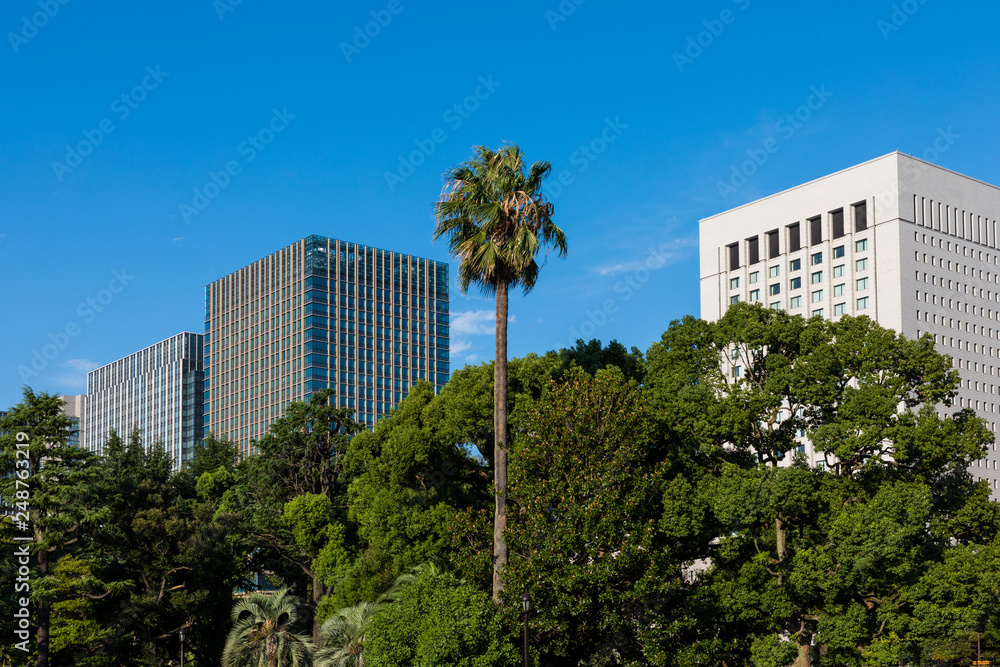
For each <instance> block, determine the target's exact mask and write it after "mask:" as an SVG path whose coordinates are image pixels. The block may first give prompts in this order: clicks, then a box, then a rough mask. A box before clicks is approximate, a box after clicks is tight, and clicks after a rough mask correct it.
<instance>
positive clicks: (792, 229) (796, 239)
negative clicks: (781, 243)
mask: <svg viewBox="0 0 1000 667" xmlns="http://www.w3.org/2000/svg"><path fill="white" fill-rule="evenodd" d="M787 229H788V252H795V251H796V250H798V249H800V248H801V247H802V235H801V234H800V233H799V223H797V222H796V223H795V224H792V225H788V228H787Z"/></svg>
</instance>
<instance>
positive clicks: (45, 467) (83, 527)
mask: <svg viewBox="0 0 1000 667" xmlns="http://www.w3.org/2000/svg"><path fill="white" fill-rule="evenodd" d="M63 407H64V404H63V400H62V399H61V398H60V397H59V396H54V395H51V394H46V393H44V392H43V393H39V394H36V393H35V392H34V391H32V390H31V388H29V387H25V388H24V399H23V400H22V402H21V403H19V404H18V405H16V406H15V407H14V408H13V409H12V410H11V411H10V413H9V414H8V415H7V416H6V417H5V418H4V419H3V420H2V421H0V433H2V434H3V435H0V446H2V449H3V453H4V456H3V459H2V461H0V497H3V498H5V499H7V502H8V503H10V505H11V506H12V507H13V508H14V510H15V512H16V514H15V517H14V518H15V519H16V520H17V521H23V522H24V523H22V524H21V525H20V526H18V524H17V523H13V522H6V521H5V522H4V523H3V525H2V527H3V530H4V531H5V533H6V534H5V535H4V537H5V541H6V542H8V543H12V542H13V538H14V536H15V535H16V536H18V537H25V536H30V537H31V542H22V543H20V544H22V545H25V547H26V548H27V549H28V550H29V551H30V552H31V554H32V560H33V570H34V571H33V574H32V577H31V582H32V583H31V593H30V594H31V599H32V602H33V603H34V604H35V609H34V615H33V616H34V618H33V621H34V625H35V627H36V628H37V630H36V633H35V650H36V659H35V664H36V665H37V667H47V666H48V664H49V640H50V630H51V615H52V605H53V603H55V602H58V601H60V600H61V599H65V598H63V597H62V596H63V595H65V594H66V591H65V589H60V583H59V581H58V580H57V579H55V578H54V577H53V575H52V571H51V570H52V566H53V565H54V564H55V563H56V561H57V560H58V559H59V558H60V557H62V556H63V555H66V554H69V553H72V552H75V551H78V550H80V549H82V548H83V547H84V546H85V544H84V543H85V542H86V540H83V541H82V542H81V538H82V537H83V536H84V535H85V534H86V532H87V530H88V529H90V528H93V527H95V526H97V525H99V524H100V523H101V522H103V521H105V520H107V518H108V512H107V511H106V510H105V509H104V508H103V507H101V506H100V503H98V502H97V501H96V496H95V493H94V486H93V484H92V480H93V475H94V466H95V463H96V460H97V458H96V456H95V455H94V454H91V453H90V452H87V451H85V450H82V449H79V448H77V447H73V446H70V445H68V444H67V443H66V438H67V435H68V434H69V429H70V426H71V422H70V420H69V418H68V417H66V416H65V415H64V414H63ZM25 519H28V521H25ZM103 592H104V591H103V590H102V591H101V593H102V594H103ZM20 639H21V640H24V639H26V638H23V637H22V638H20ZM27 643H28V642H25V644H27Z"/></svg>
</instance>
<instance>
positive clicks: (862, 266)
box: [729, 239, 868, 289]
mask: <svg viewBox="0 0 1000 667" xmlns="http://www.w3.org/2000/svg"><path fill="white" fill-rule="evenodd" d="M866 250H868V239H861V240H859V241H856V242H855V244H854V251H855V252H864V251H866ZM843 256H844V246H837V247H836V248H834V249H833V258H834V259H840V258H841V257H843ZM822 263H823V253H822V252H817V253H813V254H812V255H810V256H809V264H810V266H818V265H819V264H822ZM867 268H868V259H867V258H864V259H859V260H857V261H856V262H855V270H856V271H864V270H866V269H867ZM801 269H802V260H801V259H793V260H790V261H789V262H788V270H789V272H790V273H794V272H796V271H800V270H801ZM843 269H844V266H843V265H840V266H837V267H834V273H835V276H834V277H836V272H837V271H838V270H839V271H840V275H843ZM767 275H768V277H769V278H777V277H778V276H780V275H781V265H780V264H775V265H774V266H771V267H768V270H767ZM816 275H817V274H816V273H813V274H812V278H813V282H814V283H815V282H819V280H822V278H820V279H819V280H817V279H816ZM792 280H793V281H795V280H800V279H798V278H793V279H792ZM747 281H748V282H750V283H751V284H752V283H756V282H758V281H760V271H751V272H750V273H749V274H748V275H747ZM739 286H740V279H739V277H734V278H730V279H729V289H737V288H739Z"/></svg>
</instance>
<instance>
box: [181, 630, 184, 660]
mask: <svg viewBox="0 0 1000 667" xmlns="http://www.w3.org/2000/svg"><path fill="white" fill-rule="evenodd" d="M181 667H184V626H183V625H182V626H181Z"/></svg>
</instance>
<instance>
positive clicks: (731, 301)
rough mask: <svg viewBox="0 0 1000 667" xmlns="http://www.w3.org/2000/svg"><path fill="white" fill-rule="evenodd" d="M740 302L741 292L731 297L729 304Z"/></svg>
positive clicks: (733, 304)
mask: <svg viewBox="0 0 1000 667" xmlns="http://www.w3.org/2000/svg"><path fill="white" fill-rule="evenodd" d="M739 302H740V295H739V294H734V295H732V296H731V297H729V305H730V306H735V305H736V304H738V303H739Z"/></svg>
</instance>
